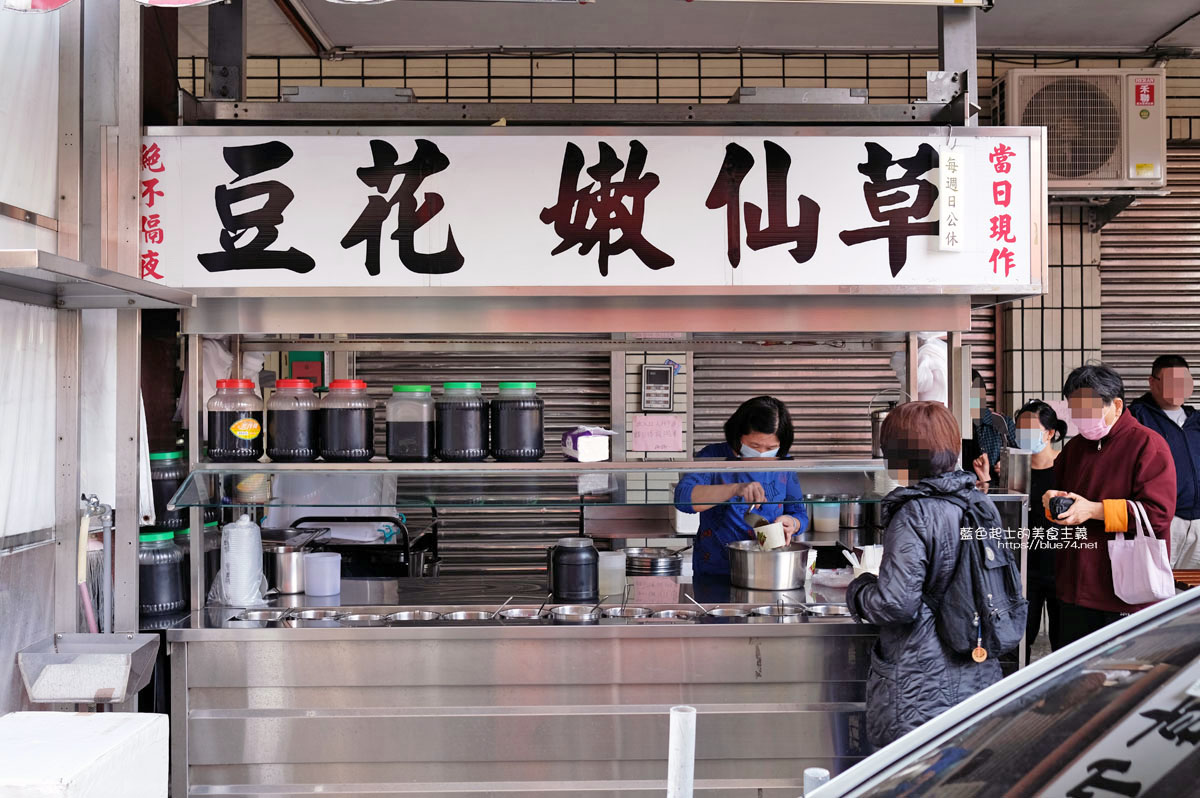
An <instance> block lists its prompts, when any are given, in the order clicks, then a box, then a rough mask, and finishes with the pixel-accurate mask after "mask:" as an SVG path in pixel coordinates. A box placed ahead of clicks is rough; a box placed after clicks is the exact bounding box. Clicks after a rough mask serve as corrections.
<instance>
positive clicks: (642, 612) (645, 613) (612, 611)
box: [604, 607, 654, 618]
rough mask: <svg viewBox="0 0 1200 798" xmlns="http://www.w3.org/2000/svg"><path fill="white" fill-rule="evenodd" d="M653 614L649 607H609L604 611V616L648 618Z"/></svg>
mask: <svg viewBox="0 0 1200 798" xmlns="http://www.w3.org/2000/svg"><path fill="white" fill-rule="evenodd" d="M653 614H654V610H651V609H650V608H649V607H610V608H609V609H607V610H605V611H604V617H605V618H649V617H650V616H651V615H653Z"/></svg>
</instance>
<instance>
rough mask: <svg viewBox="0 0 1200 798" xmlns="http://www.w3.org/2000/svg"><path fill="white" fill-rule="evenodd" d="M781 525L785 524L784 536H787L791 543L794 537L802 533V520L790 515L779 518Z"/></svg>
mask: <svg viewBox="0 0 1200 798" xmlns="http://www.w3.org/2000/svg"><path fill="white" fill-rule="evenodd" d="M778 520H779V523H781V524H783V534H784V535H786V536H787V539H788V541H789V542H790V541H791V539H792V536H793V535H795V534H797V533H798V532H799V531H800V519H798V518H795V517H794V516H790V515H781V516H779V519H778Z"/></svg>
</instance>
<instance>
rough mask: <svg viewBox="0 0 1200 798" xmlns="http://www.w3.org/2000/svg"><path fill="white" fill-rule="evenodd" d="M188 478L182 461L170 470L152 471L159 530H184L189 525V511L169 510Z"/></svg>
mask: <svg viewBox="0 0 1200 798" xmlns="http://www.w3.org/2000/svg"><path fill="white" fill-rule="evenodd" d="M186 477H187V466H186V465H185V464H184V462H183V461H182V460H179V461H176V463H175V464H174V465H173V466H172V467H170V468H163V469H159V470H157V471H156V470H155V469H154V468H153V466H152V467H151V469H150V490H151V495H152V496H153V497H154V525H155V526H156V527H157V528H159V529H169V530H171V531H175V530H176V529H183V528H185V527H186V526H187V525H188V515H187V510H168V509H167V505H168V504H169V503H170V501H171V497H172V496H174V495H175V492H176V491H178V490H179V486H180V485H182V484H183V480H184V479H185V478H186Z"/></svg>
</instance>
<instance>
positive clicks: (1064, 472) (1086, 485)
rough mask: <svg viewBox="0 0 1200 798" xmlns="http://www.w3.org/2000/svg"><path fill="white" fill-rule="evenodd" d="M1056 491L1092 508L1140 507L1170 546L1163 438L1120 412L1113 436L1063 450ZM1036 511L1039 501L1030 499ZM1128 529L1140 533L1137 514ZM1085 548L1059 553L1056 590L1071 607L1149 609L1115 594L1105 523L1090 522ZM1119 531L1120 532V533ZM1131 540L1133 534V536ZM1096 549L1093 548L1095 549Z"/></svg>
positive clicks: (1169, 486) (1168, 463)
mask: <svg viewBox="0 0 1200 798" xmlns="http://www.w3.org/2000/svg"><path fill="white" fill-rule="evenodd" d="M1054 477H1055V481H1056V485H1057V488H1058V490H1065V491H1069V492H1071V493H1077V494H1079V495H1080V496H1082V497H1084V498H1085V499H1088V500H1090V501H1094V502H1100V501H1104V500H1105V499H1133V500H1135V501H1140V502H1141V503H1142V506H1143V507H1145V508H1146V515H1148V516H1149V517H1150V525H1151V526H1152V527H1154V534H1155V537H1157V538H1158V539H1159V540H1165V541H1167V546H1168V547H1169V546H1170V545H1171V518H1172V517H1173V516H1174V515H1175V462H1174V461H1173V460H1172V459H1171V450H1170V448H1168V446H1167V442H1166V441H1165V440H1163V438H1162V436H1161V435H1159V434H1158V433H1156V432H1154V431H1153V430H1150V429H1148V428H1146V427H1144V426H1142V425H1141V424H1140V423H1138V421H1137V419H1135V418H1134V417H1133V416H1132V415H1131V414H1130V413H1129V412H1128V411H1122V412H1121V416H1120V418H1118V419H1117V423H1116V424H1115V425H1113V428H1112V431H1111V432H1109V433H1108V435H1106V436H1105V437H1104V438H1102V439H1100V440H1099V441H1089V440H1088V439H1087V438H1085V437H1083V436H1082V435H1077V436H1076V437H1074V438H1072V439H1071V440H1070V441H1068V442H1067V445H1066V446H1064V447H1063V450H1062V454H1060V455H1059V456H1058V460H1057V461H1056V462H1055V464H1054ZM1031 502H1032V503H1033V504H1034V506H1035V507H1036V506H1037V505H1039V504H1040V503H1041V497H1040V496H1039V497H1036V500H1035V499H1032V498H1031ZM1128 523H1129V528H1130V529H1131V530H1133V529H1136V527H1135V526H1134V521H1133V513H1129V522H1128ZM1086 526H1087V543H1088V545H1087V546H1085V545H1084V544H1083V543H1082V542H1080V543H1077V544H1076V547H1075V548H1063V549H1058V550H1057V551H1056V552H1055V560H1054V562H1055V580H1054V581H1055V590H1056V592H1057V594H1058V598H1059V599H1061V600H1062V601H1066V602H1069V603H1071V604H1077V605H1079V606H1081V607H1091V608H1092V609H1097V610H1105V611H1107V612H1135V611H1137V610H1140V609H1142V608H1144V607H1148V606H1150V605H1149V604H1126V603H1125V602H1123V601H1121V600H1120V599H1119V598H1117V597H1116V595H1115V594H1114V593H1113V584H1112V565H1111V563H1110V562H1109V559H1108V541H1109V540H1112V539H1113V533H1111V532H1105V528H1104V526H1105V524H1104V521H1088V522H1087V525H1086ZM1118 531H1120V530H1118ZM1131 534H1132V533H1131ZM1093 546H1094V547H1093Z"/></svg>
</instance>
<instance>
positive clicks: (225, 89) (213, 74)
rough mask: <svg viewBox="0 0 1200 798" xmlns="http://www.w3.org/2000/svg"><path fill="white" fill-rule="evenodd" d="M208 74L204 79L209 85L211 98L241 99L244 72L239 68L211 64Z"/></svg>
mask: <svg viewBox="0 0 1200 798" xmlns="http://www.w3.org/2000/svg"><path fill="white" fill-rule="evenodd" d="M206 72H207V74H206V75H205V76H204V79H205V81H206V82H207V84H208V87H209V94H210V95H211V96H213V97H221V98H228V99H231V100H240V99H241V92H240V91H239V87H240V86H241V85H242V70H241V69H240V68H239V67H235V66H214V65H211V64H210V65H209V68H208V69H207V70H206Z"/></svg>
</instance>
